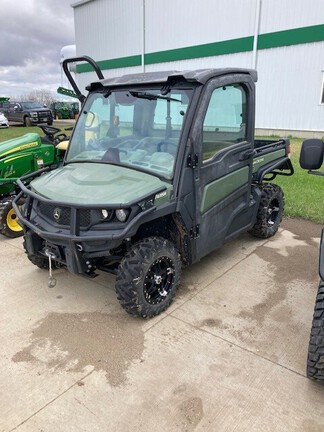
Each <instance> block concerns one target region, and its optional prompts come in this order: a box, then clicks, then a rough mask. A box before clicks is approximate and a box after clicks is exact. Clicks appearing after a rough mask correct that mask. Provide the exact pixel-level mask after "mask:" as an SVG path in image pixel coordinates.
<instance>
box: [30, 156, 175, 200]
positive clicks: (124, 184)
mask: <svg viewBox="0 0 324 432" xmlns="http://www.w3.org/2000/svg"><path fill="white" fill-rule="evenodd" d="M161 186H166V187H169V188H170V185H169V184H168V183H164V182H163V181H161V180H160V179H159V178H158V177H155V176H153V175H150V174H146V173H143V172H139V171H135V170H132V169H129V168H125V167H121V166H117V165H107V164H98V163H75V164H70V165H66V166H64V167H62V168H58V169H56V170H54V171H51V172H49V173H48V174H44V175H42V176H40V177H38V178H36V179H35V180H33V181H32V182H31V189H32V190H33V191H34V192H36V193H38V194H39V195H41V196H43V197H45V198H48V199H51V200H54V201H60V202H63V203H82V204H84V203H87V204H89V205H91V204H127V203H128V202H131V201H134V200H136V199H139V198H141V197H142V196H145V195H147V194H149V193H151V192H153V191H154V190H156V189H158V188H159V187H161Z"/></svg>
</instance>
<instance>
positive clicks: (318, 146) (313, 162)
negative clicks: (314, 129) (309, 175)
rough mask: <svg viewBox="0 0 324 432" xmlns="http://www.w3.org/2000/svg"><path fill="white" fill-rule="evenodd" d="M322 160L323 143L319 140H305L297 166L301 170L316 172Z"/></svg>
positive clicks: (323, 157)
mask: <svg viewBox="0 0 324 432" xmlns="http://www.w3.org/2000/svg"><path fill="white" fill-rule="evenodd" d="M323 160H324V142H323V141H322V140H320V139H315V138H313V139H307V140H305V141H304V142H303V144H302V148H301V151H300V158H299V164H300V166H301V167H302V168H303V169H307V170H317V169H319V168H321V166H322V164H323Z"/></svg>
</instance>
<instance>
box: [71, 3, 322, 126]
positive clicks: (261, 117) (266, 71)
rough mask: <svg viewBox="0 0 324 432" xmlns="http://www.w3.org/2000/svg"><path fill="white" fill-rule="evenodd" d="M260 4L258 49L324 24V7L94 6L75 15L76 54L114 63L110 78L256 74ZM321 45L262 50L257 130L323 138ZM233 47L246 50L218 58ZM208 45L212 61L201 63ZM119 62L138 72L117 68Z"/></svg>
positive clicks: (87, 77)
mask: <svg viewBox="0 0 324 432" xmlns="http://www.w3.org/2000/svg"><path fill="white" fill-rule="evenodd" d="M259 1H261V9H260V13H261V14H260V23H259V35H260V36H259V42H260V44H261V46H262V43H264V40H265V38H264V37H263V35H265V37H270V40H271V39H272V38H274V39H275V38H277V41H278V40H279V42H280V38H281V37H282V38H283V39H284V37H285V35H284V34H281V33H279V34H278V33H277V34H274V35H271V33H273V32H281V31H285V30H289V29H299V28H304V27H309V26H316V25H323V23H324V1H323V0H308V1H305V0H244V1H242V0H217V1H215V0H200V1H199V2H198V1H194V0H188V1H187V2H183V1H182V0H92V1H86V2H82V3H83V4H81V5H80V6H76V7H75V8H74V11H75V27H76V47H77V55H82V54H85V55H90V56H91V57H93V58H94V59H95V60H96V61H106V60H109V61H111V62H110V63H109V65H110V66H112V68H111V69H105V70H103V74H104V76H105V77H107V78H108V77H113V76H119V75H122V74H129V73H136V72H141V71H142V70H144V69H145V71H148V72H149V71H157V70H183V69H197V68H209V67H210V68H219V67H228V66H234V67H247V68H251V67H252V64H253V52H252V44H253V34H254V30H255V23H256V13H257V10H258V8H257V6H258V2H259ZM143 16H145V20H144V19H143ZM144 22H145V26H143V23H144ZM323 32H324V30H323ZM269 33H270V35H269ZM323 39H324V37H323V38H322V41H319V42H314V43H301V44H299V45H291V46H282V47H277V48H269V49H259V50H258V51H257V59H256V60H257V63H256V65H257V70H258V76H259V81H258V84H257V110H256V112H257V114H256V126H257V127H258V128H267V129H286V130H314V131H323V132H324V105H320V104H319V101H320V92H321V87H322V80H323V71H324V42H323ZM219 42H221V44H219ZM222 43H223V44H222ZM233 43H234V45H235V44H236V47H238V49H236V50H238V51H239V50H240V47H241V46H242V47H243V48H242V49H243V51H242V52H234V53H231V54H221V53H222V51H221V50H222V49H225V51H226V49H227V48H228V47H230V46H231V44H233ZM208 44H209V45H208ZM211 44H214V45H215V46H214V45H211ZM279 44H280V43H279ZM220 45H221V46H220ZM247 45H248V46H249V48H246V47H247ZM197 46H198V48H197ZM206 46H208V49H207V51H208V50H209V54H208V56H203V57H197V55H198V56H199V55H200V53H201V55H205V54H204V53H205V52H206ZM183 49H184V50H183ZM244 49H245V51H244ZM212 50H215V54H217V55H211V53H213V51H212ZM219 50H220V51H219ZM234 51H235V50H234ZM144 53H145V61H146V63H148V64H145V66H143V65H141V60H143V55H144ZM197 53H198V54H197ZM186 56H187V57H189V58H185V57H186ZM190 57H193V58H190ZM170 58H171V59H174V58H178V60H174V61H166V60H167V59H170ZM179 58H180V59H179ZM181 58H182V59H181ZM116 61H117V62H116ZM120 61H122V62H124V63H125V64H136V66H130V67H118V66H119V63H118V62H120ZM134 62H135V63H134ZM95 79H96V78H95V75H94V74H92V73H82V74H79V76H78V80H79V83H80V86H81V87H82V88H84V87H85V86H86V85H87V84H88V83H89V82H91V81H93V80H95Z"/></svg>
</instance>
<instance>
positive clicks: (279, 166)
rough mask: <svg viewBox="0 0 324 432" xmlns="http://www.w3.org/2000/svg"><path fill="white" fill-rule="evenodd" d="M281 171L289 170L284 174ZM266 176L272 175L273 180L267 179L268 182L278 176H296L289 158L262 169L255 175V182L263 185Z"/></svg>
mask: <svg viewBox="0 0 324 432" xmlns="http://www.w3.org/2000/svg"><path fill="white" fill-rule="evenodd" d="M276 170H280V171H276ZM281 170H288V172H282V171H281ZM266 174H271V178H267V179H266V180H273V179H274V178H275V177H276V176H277V175H284V176H292V175H293V174H294V167H293V165H292V162H291V160H290V158H289V157H288V156H287V157H285V158H283V159H279V160H276V161H274V162H271V163H270V164H267V165H264V166H263V167H261V168H260V169H259V170H258V171H257V173H256V174H254V175H256V179H255V181H256V182H257V183H261V182H262V181H263V179H264V177H265V175H266Z"/></svg>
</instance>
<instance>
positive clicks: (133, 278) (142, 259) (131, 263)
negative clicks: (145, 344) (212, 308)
mask: <svg viewBox="0 0 324 432" xmlns="http://www.w3.org/2000/svg"><path fill="white" fill-rule="evenodd" d="M180 275H181V259H180V255H179V253H178V251H177V250H176V248H175V247H174V245H173V243H172V242H171V241H169V240H166V239H164V238H161V237H148V238H146V239H143V240H141V241H139V242H138V243H136V244H135V245H134V246H133V248H132V249H131V250H130V251H129V252H128V253H127V254H126V255H125V257H124V258H123V260H122V262H121V263H120V265H119V268H118V272H117V278H116V293H117V298H118V300H119V302H120V304H121V306H122V307H123V308H124V309H125V310H126V312H128V313H129V314H131V315H136V316H140V317H142V318H150V317H153V316H155V315H158V314H160V313H161V312H163V311H164V310H165V309H166V308H167V307H168V306H169V305H170V304H171V302H172V300H173V297H174V296H175V293H176V289H177V286H178V284H179V281H180Z"/></svg>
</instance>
